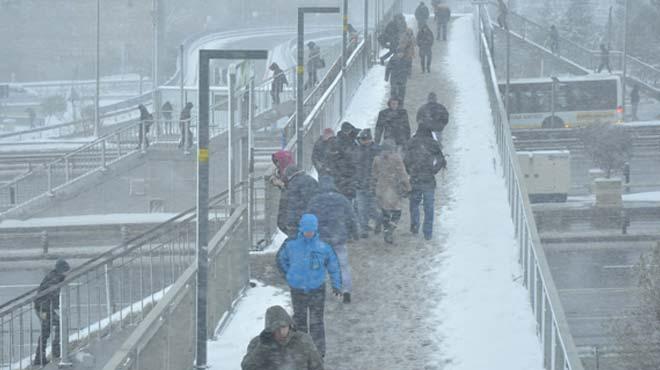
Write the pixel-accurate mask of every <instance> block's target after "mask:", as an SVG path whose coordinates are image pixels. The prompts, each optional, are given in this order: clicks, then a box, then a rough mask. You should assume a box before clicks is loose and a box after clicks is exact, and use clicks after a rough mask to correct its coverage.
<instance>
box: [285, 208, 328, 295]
mask: <svg viewBox="0 0 660 370" xmlns="http://www.w3.org/2000/svg"><path fill="white" fill-rule="evenodd" d="M307 231H314V236H313V237H312V238H311V239H307V238H305V236H304V235H303V233H305V232H307ZM277 264H278V266H279V268H280V270H282V272H284V274H285V275H286V281H287V283H288V284H289V286H290V287H291V288H294V289H300V290H303V291H305V292H309V291H311V290H315V289H319V288H321V287H322V286H323V284H325V274H326V271H327V272H328V274H329V275H330V279H331V281H332V286H333V287H334V288H337V289H341V273H340V270H339V261H338V260H337V255H336V254H335V252H334V250H333V249H332V247H330V246H329V245H328V244H326V243H324V242H323V241H321V240H320V239H319V233H318V220H317V218H316V216H314V215H310V214H305V215H303V216H302V218H301V219H300V224H299V226H298V237H297V238H296V239H293V240H289V241H287V242H286V243H285V244H284V247H283V248H282V249H280V251H279V252H278V253H277Z"/></svg>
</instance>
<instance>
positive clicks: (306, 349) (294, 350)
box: [241, 306, 323, 370]
mask: <svg viewBox="0 0 660 370" xmlns="http://www.w3.org/2000/svg"><path fill="white" fill-rule="evenodd" d="M286 325H289V326H290V327H291V330H290V331H289V337H288V339H287V341H286V343H284V344H279V343H278V342H277V341H275V339H273V335H272V333H273V331H275V329H277V328H279V327H281V326H286ZM241 369H242V370H323V361H322V360H321V355H319V352H318V351H317V350H316V346H315V345H314V342H312V338H311V337H310V336H309V334H307V333H303V332H299V331H296V330H295V328H294V326H293V320H291V317H290V316H289V314H288V313H287V312H286V311H285V310H284V308H282V307H280V306H273V307H270V308H268V310H267V311H266V325H265V328H264V330H263V331H262V332H261V334H259V335H258V336H256V337H255V338H253V339H252V340H251V341H250V344H249V345H248V349H247V354H246V355H245V357H243V362H241Z"/></svg>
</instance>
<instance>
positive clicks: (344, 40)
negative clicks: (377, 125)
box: [300, 0, 348, 165]
mask: <svg viewBox="0 0 660 370" xmlns="http://www.w3.org/2000/svg"><path fill="white" fill-rule="evenodd" d="M341 19H342V28H341V79H340V80H339V112H340V114H341V115H343V114H344V105H345V103H346V102H345V101H344V100H345V99H346V93H345V91H344V90H345V87H346V59H348V55H347V54H348V0H344V6H343V7H342V16H341ZM300 164H301V165H302V162H300Z"/></svg>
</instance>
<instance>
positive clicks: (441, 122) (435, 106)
mask: <svg viewBox="0 0 660 370" xmlns="http://www.w3.org/2000/svg"><path fill="white" fill-rule="evenodd" d="M416 120H417V124H425V125H426V126H427V127H429V128H431V130H432V131H436V132H442V130H444V129H445V126H447V123H448V122H449V112H447V108H445V106H444V105H442V104H440V103H438V102H436V101H429V102H428V103H426V104H424V105H422V106H421V107H420V108H419V110H418V111H417V117H416Z"/></svg>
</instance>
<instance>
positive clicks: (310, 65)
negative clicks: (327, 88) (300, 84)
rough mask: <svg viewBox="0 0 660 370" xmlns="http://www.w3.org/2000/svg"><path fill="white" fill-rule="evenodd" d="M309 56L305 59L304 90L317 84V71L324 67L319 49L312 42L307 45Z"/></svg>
mask: <svg viewBox="0 0 660 370" xmlns="http://www.w3.org/2000/svg"><path fill="white" fill-rule="evenodd" d="M307 47H308V48H309V55H308V57H307V83H306V84H305V86H304V88H305V89H307V88H310V87H314V86H315V85H316V84H317V83H318V82H319V79H318V76H317V71H318V70H319V69H321V68H323V67H325V62H324V61H323V59H322V58H321V47H320V46H318V45H317V44H316V43H315V42H314V41H310V42H308V43H307Z"/></svg>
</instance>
